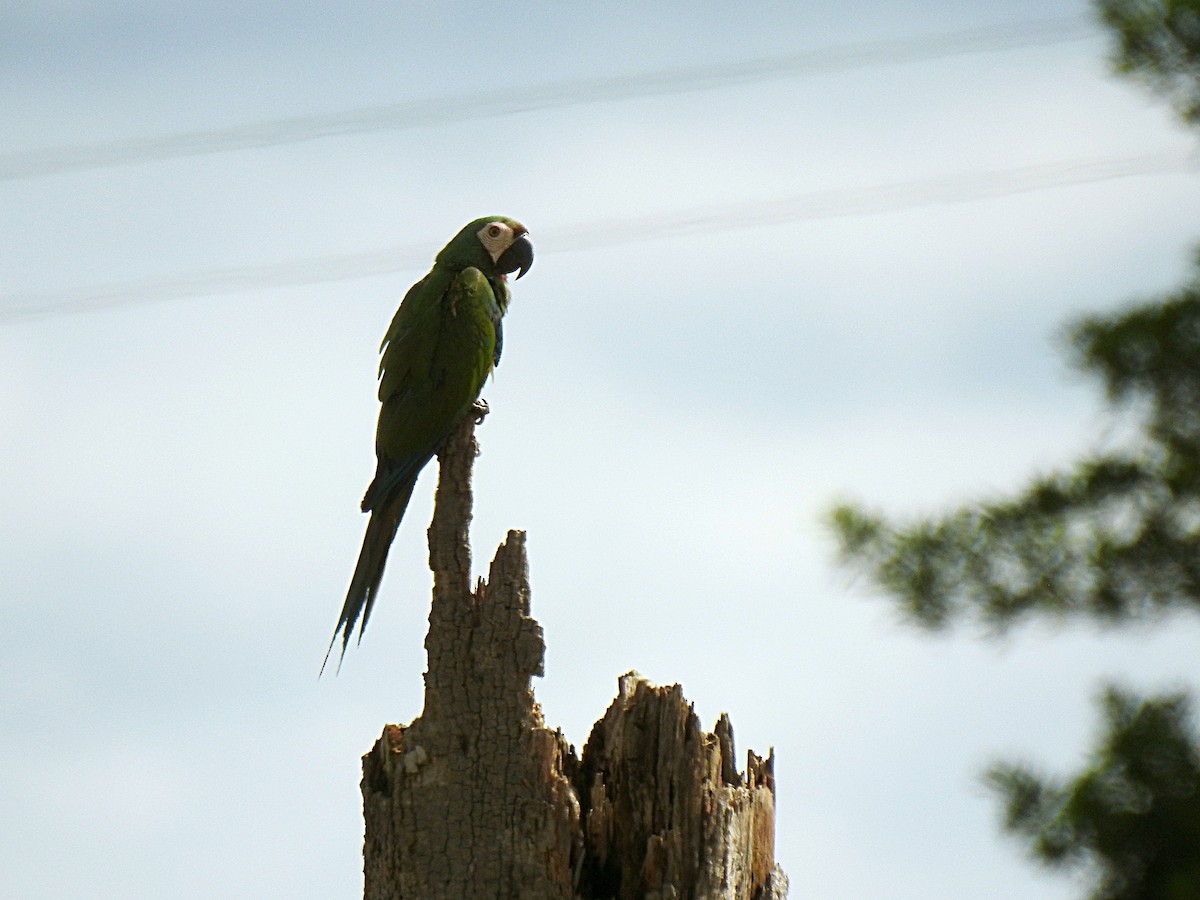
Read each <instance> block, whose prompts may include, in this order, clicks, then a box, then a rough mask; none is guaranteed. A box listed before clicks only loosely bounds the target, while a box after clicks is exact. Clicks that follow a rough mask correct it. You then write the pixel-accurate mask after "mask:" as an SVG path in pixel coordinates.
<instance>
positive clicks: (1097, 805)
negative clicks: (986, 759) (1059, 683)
mask: <svg viewBox="0 0 1200 900" xmlns="http://www.w3.org/2000/svg"><path fill="white" fill-rule="evenodd" d="M1103 706H1104V713H1105V718H1106V719H1107V722H1106V730H1105V733H1104V734H1103V736H1102V737H1101V739H1100V741H1099V744H1098V749H1097V750H1096V751H1094V753H1093V758H1092V760H1091V764H1090V765H1089V767H1088V768H1087V769H1086V770H1085V771H1084V772H1083V773H1082V774H1080V775H1078V776H1076V777H1074V778H1073V779H1071V780H1070V781H1066V782H1063V781H1057V780H1051V781H1047V780H1043V779H1042V778H1041V777H1039V776H1038V775H1036V774H1034V773H1033V772H1032V771H1031V770H1030V769H1028V768H1026V767H1024V766H1012V765H999V766H995V767H993V768H992V769H991V770H990V771H989V772H988V774H987V776H986V777H987V781H988V782H989V784H990V785H991V786H992V787H993V789H995V790H996V791H997V792H998V793H1000V794H1001V795H1002V796H1003V797H1004V800H1005V827H1006V828H1007V829H1008V830H1009V831H1010V832H1011V833H1013V834H1015V835H1017V836H1019V837H1021V838H1022V839H1023V840H1025V841H1026V842H1027V844H1028V847H1029V851H1030V853H1031V854H1032V855H1033V856H1034V857H1035V858H1036V859H1038V860H1040V861H1041V862H1043V863H1046V864H1048V865H1053V866H1065V867H1086V868H1087V869H1088V870H1089V871H1090V872H1091V873H1092V874H1093V877H1094V881H1095V882H1096V883H1095V887H1094V891H1093V893H1092V898H1093V900H1185V898H1186V900H1195V898H1197V897H1200V747H1198V741H1197V736H1196V734H1195V730H1194V728H1193V725H1192V722H1191V721H1190V715H1189V709H1188V704H1187V700H1186V698H1185V697H1183V696H1182V695H1176V696H1168V697H1159V698H1154V699H1149V700H1143V699H1139V698H1138V697H1136V696H1134V695H1132V694H1129V693H1126V692H1124V691H1121V690H1119V689H1116V688H1109V689H1108V690H1107V691H1106V692H1105V695H1104V702H1103Z"/></svg>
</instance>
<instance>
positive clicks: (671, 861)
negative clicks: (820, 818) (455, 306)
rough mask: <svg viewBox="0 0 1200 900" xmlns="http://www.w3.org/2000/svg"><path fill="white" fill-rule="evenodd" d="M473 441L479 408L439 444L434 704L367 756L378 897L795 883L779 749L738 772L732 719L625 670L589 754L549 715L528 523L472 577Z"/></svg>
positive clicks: (588, 898)
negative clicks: (705, 721) (780, 851)
mask: <svg viewBox="0 0 1200 900" xmlns="http://www.w3.org/2000/svg"><path fill="white" fill-rule="evenodd" d="M477 453H478V450H477V446H476V444H475V440H474V427H473V424H472V423H471V422H470V421H468V422H465V423H464V424H463V426H462V427H461V428H459V429H458V430H457V431H456V432H455V434H454V435H453V436H452V438H451V440H450V441H449V442H448V443H447V445H446V447H445V448H443V450H442V452H441V453H440V454H439V462H440V477H439V482H438V492H437V506H436V510H435V513H434V519H433V523H432V524H431V525H430V528H429V547H430V567H431V568H432V569H433V572H434V599H433V606H432V608H431V611H430V616H429V634H428V635H427V637H426V639H425V648H426V651H427V652H428V660H429V666H428V671H427V672H426V673H425V708H424V710H423V711H422V713H421V715H420V716H419V717H418V718H417V719H415V720H414V721H413V723H412V724H411V725H409V726H408V727H402V726H398V725H388V726H386V727H385V728H384V731H383V734H382V736H381V737H380V738H379V740H378V741H377V742H376V744H375V746H374V748H373V749H372V750H371V752H370V753H368V754H367V755H366V756H364V757H363V780H362V793H363V813H364V818H365V823H366V836H365V845H364V851H363V856H364V867H363V871H364V897H365V898H366V900H399V898H405V900H441V898H445V900H466V898H506V900H507V898H522V900H558V898H564V900H573V898H580V900H600V898H604V900H608V898H612V900H634V898H638V900H642V898H646V900H688V898H695V900H707V898H729V900H768V898H783V897H785V896H786V893H787V879H786V878H785V877H784V875H783V873H782V871H781V870H780V869H779V868H778V867H777V866H776V865H775V861H774V837H775V783H774V777H773V763H774V758H773V755H768V756H767V758H766V759H760V758H759V757H757V756H755V755H754V754H753V753H750V754H748V761H747V766H746V772H745V774H744V775H742V774H739V773H738V772H737V769H736V763H735V760H734V757H733V730H732V727H731V726H730V724H729V720H728V718H727V717H725V716H722V717H721V719H720V721H719V722H718V723H717V726H716V728H715V730H714V732H713V733H712V734H707V733H705V732H703V731H702V730H701V728H700V724H699V720H698V719H697V718H696V715H695V713H694V712H693V711H692V708H691V706H690V705H689V704H688V703H687V701H686V700H685V699H684V697H683V692H682V690H681V689H680V687H679V686H678V685H673V686H670V687H654V686H652V685H650V684H649V683H648V682H646V681H645V680H644V679H642V678H640V677H639V676H637V675H636V674H634V673H630V674H629V675H625V676H623V677H622V678H621V679H620V681H619V692H618V696H617V698H616V700H615V701H614V702H613V703H612V705H611V706H610V707H609V709H608V711H607V712H606V713H605V715H604V718H602V719H601V720H600V721H599V722H597V723H596V725H595V726H594V728H593V729H592V734H591V736H590V737H589V739H588V742H587V744H586V746H585V747H584V750H583V758H582V760H580V759H579V758H578V757H577V756H576V755H575V751H574V748H573V747H571V746H570V745H568V744H567V742H566V740H565V739H564V738H563V735H562V733H561V732H559V731H554V730H551V729H549V728H547V727H546V725H545V723H544V721H543V719H542V714H541V710H540V708H539V707H538V705H537V702H536V701H535V700H534V696H533V690H532V687H531V678H532V676H534V675H540V674H541V673H542V661H543V656H544V652H545V644H544V642H543V638H542V629H541V626H539V625H538V623H537V622H536V621H534V620H533V619H532V618H531V617H530V615H529V570H528V562H527V558H526V554H525V535H524V534H523V533H522V532H518V531H510V532H509V533H508V537H507V539H506V540H505V542H504V543H503V544H502V545H501V546H500V548H499V550H498V551H497V552H496V555H495V558H494V559H493V561H492V564H491V568H490V571H489V573H488V578H487V580H486V581H483V580H480V582H479V583H478V584H477V585H475V587H474V589H472V587H471V583H470V572H471V551H470V545H469V542H468V527H469V523H470V519H471V490H470V479H471V466H472V462H473V460H474V457H475V456H476V455H477Z"/></svg>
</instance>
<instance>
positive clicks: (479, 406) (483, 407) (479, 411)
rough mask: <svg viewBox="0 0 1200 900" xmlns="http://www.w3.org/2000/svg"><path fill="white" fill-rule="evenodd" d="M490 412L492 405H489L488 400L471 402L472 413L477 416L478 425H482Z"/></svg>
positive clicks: (476, 422)
mask: <svg viewBox="0 0 1200 900" xmlns="http://www.w3.org/2000/svg"><path fill="white" fill-rule="evenodd" d="M489 412H491V407H489V406H488V405H487V401H486V400H476V401H475V402H474V403H472V404H471V415H472V416H473V417H474V418H475V424H476V425H482V424H483V420H484V419H485V418H487V414H488V413H489Z"/></svg>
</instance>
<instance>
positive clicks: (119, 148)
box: [0, 15, 1097, 181]
mask: <svg viewBox="0 0 1200 900" xmlns="http://www.w3.org/2000/svg"><path fill="white" fill-rule="evenodd" d="M1096 36H1097V31H1096V28H1095V26H1094V25H1093V24H1091V23H1090V22H1089V20H1088V19H1086V18H1085V17H1083V16H1079V15H1075V16H1065V17H1058V18H1046V19H1037V20H1032V21H1020V22H1007V23H996V24H991V25H984V26H979V27H975V28H968V29H963V30H960V31H953V32H947V33H943V34H935V35H918V36H912V37H904V38H890V39H882V40H874V41H860V42H856V43H851V44H841V45H837V46H832V47H824V48H817V49H811V50H802V51H797V52H795V53H785V54H778V55H772V56H762V57H758V58H755V59H749V60H742V61H731V62H717V63H710V64H706V65H701V66H684V67H677V68H670V69H660V70H657V71H649V72H639V73H631V74H626V75H608V76H599V77H594V78H579V79H574V80H568V81H560V82H552V83H549V84H543V85H532V86H529V85H523V86H521V87H520V88H519V89H514V88H512V87H506V88H504V89H501V90H494V91H483V92H478V93H473V94H468V95H458V96H440V97H431V98H426V99H417V100H405V101H400V102H396V103H387V104H382V105H378V106H367V107H361V108H358V109H349V110H339V111H336V112H330V113H314V114H309V115H302V116H290V117H285V118H277V119H269V120H264V121H259V122H251V123H248V124H243V125H233V126H229V127H224V128H208V129H200V130H196V131H189V132H183V133H180V134H170V135H159V136H153V137H134V138H124V139H120V140H112V141H103V142H97V143H89V144H77V145H70V146H60V147H44V148H35V149H32V150H23V151H17V152H10V153H5V154H0V181H11V180H14V179H18V178H33V177H39V176H46V175H54V174H59V173H64V172H72V171H79V170H83V169H94V168H101V167H107V166H120V165H133V164H142V163H149V162H155V161H161V160H167V159H173V158H178V157H188V156H201V155H207V154H213V153H223V152H229V151H234V150H247V149H253V148H260V147H272V146H278V145H283V144H293V143H299V142H301V141H311V140H316V139H318V138H326V137H333V136H336V135H349V134H359V133H363V132H370V131H381V130H393V131H398V130H403V129H411V128H421V127H430V126H436V125H446V124H449V123H452V122H464V121H470V120H475V119H483V118H495V117H498V116H508V115H514V114H517V113H526V112H534V111H538V110H545V109H553V108H559V107H564V106H576V105H582V104H590V103H600V102H609V101H620V100H630V99H635V98H639V97H652V96H660V95H667V94H678V93H689V92H696V91H706V90H713V89H716V88H723V87H730V86H734V85H739V84H747V83H753V82H761V81H769V80H778V79H785V78H796V77H800V76H811V75H819V74H826V73H831V72H841V71H846V70H851V69H859V68H867V67H872V66H884V65H899V64H903V63H914V62H921V61H926V60H934V59H943V58H946V57H951V56H959V55H965V54H970V53H981V52H995V51H1004V50H1011V49H1016V48H1019V47H1031V46H1045V45H1052V44H1060V43H1066V42H1071V41H1078V40H1082V39H1085V38H1094V37H1096Z"/></svg>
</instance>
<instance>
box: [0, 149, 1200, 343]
mask: <svg viewBox="0 0 1200 900" xmlns="http://www.w3.org/2000/svg"><path fill="white" fill-rule="evenodd" d="M1197 169H1200V159H1198V158H1197V157H1196V155H1194V154H1181V153H1179V152H1172V151H1164V152H1160V153H1153V154H1143V155H1139V156H1126V157H1109V158H1099V159H1073V160H1061V161H1058V162H1052V163H1042V164H1038V165H1031V166H1022V167H1016V168H1009V169H995V170H988V171H977V172H963V173H958V174H954V175H949V176H939V177H930V178H923V179H916V180H909V181H900V182H890V183H885V184H876V185H867V186H863V187H838V188H828V189H824V190H818V191H805V192H801V193H796V194H792V195H788V196H783V197H778V196H777V197H773V198H764V199H759V200H745V201H740V202H737V203H727V204H710V205H706V206H697V207H693V208H690V209H684V210H677V211H674V212H670V213H664V214H661V215H647V216H637V217H630V218H626V219H607V220H600V221H593V222H584V223H578V224H575V225H565V226H559V227H547V228H545V229H539V231H538V234H537V237H538V253H539V254H546V253H566V252H577V251H585V250H593V249H598V248H602V247H610V246H614V245H620V244H630V243H638V242H642V241H648V240H661V239H668V238H673V237H679V236H683V235H688V234H695V233H707V234H715V233H720V232H725V231H731V230H735V229H742V228H753V227H759V226H766V225H779V224H786V223H796V222H804V221H810V220H819V219H831V218H842V217H850V216H863V215H874V214H880V213H887V212H897V211H902V210H906V209H911V208H917V207H923V206H929V205H934V204H954V203H965V202H971V201H977V200H983V199H988V198H995V197H1005V196H1011V195H1015V194H1023V193H1030V192H1033V191H1041V190H1048V189H1052V188H1058V187H1064V186H1068V185H1078V184H1088V183H1094V182H1100V181H1109V180H1113V179H1120V178H1131V177H1137V176H1150V175H1161V174H1168V173H1172V172H1188V171H1196V170H1197ZM429 262H430V253H429V248H428V247H427V246H415V245H411V244H402V245H396V246H391V247H384V248H380V249H376V250H370V251H365V252H360V253H348V254H340V255H329V256H318V257H310V258H307V259H302V260H294V261H286V262H278V263H269V264H264V265H246V266H230V267H221V268H214V269H208V270H205V271H200V272H193V273H188V274H182V275H177V276H170V277H166V278H159V279H145V280H139V281H133V282H127V283H124V284H114V285H106V286H96V287H90V288H82V289H79V290H67V291H61V292H52V293H43V294H25V295H16V296H9V297H6V298H0V325H9V324H16V323H19V322H31V321H36V320H39V319H46V318H51V317H57V316H63V315H69V314H72V313H80V312H89V311H96V310H103V309H112V308H116V307H125V306H134V305H140V304H146V303H152V302H159V301H165V300H177V299H183V298H186V297H196V296H207V295H217V294H229V293H237V292H242V291H251V290H264V289H271V288H282V287H297V286H302V285H308V284H316V283H321V282H332V281H344V280H349V279H354V278H362V277H366V276H370V275H381V274H388V273H392V272H400V271H406V270H412V269H423V268H425V267H426V266H427V265H429Z"/></svg>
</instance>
